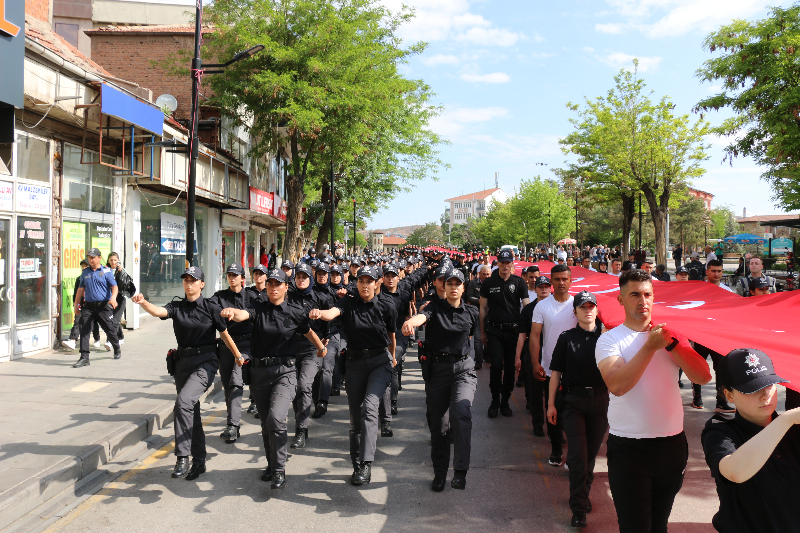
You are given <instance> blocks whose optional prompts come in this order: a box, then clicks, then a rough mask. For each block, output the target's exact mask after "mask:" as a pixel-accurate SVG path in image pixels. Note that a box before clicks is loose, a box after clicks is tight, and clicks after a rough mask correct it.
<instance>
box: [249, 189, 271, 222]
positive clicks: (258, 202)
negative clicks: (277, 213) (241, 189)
mask: <svg viewBox="0 0 800 533" xmlns="http://www.w3.org/2000/svg"><path fill="white" fill-rule="evenodd" d="M273 206H274V201H273V194H272V193H271V192H265V191H262V190H260V189H256V188H255V187H250V210H251V211H255V212H256V213H261V214H264V215H269V216H274V215H273Z"/></svg>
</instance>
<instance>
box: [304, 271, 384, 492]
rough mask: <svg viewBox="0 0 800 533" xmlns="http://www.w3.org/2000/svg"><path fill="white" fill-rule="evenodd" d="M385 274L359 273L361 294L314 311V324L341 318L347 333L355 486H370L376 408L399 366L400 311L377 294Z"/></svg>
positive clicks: (376, 428) (348, 394) (348, 395)
mask: <svg viewBox="0 0 800 533" xmlns="http://www.w3.org/2000/svg"><path fill="white" fill-rule="evenodd" d="M380 277H381V276H380V274H379V273H378V270H377V268H375V267H373V266H365V267H361V268H360V269H359V270H358V276H357V279H358V281H357V289H358V295H357V296H354V295H352V294H348V295H347V296H344V297H343V298H341V299H340V300H339V301H338V302H336V305H335V306H334V307H333V308H332V309H327V310H324V311H323V310H320V309H313V310H312V311H311V312H310V313H309V317H310V318H311V319H312V320H316V319H319V318H321V319H322V320H325V321H331V320H333V319H335V318H336V317H338V316H341V317H342V327H343V328H344V331H345V333H346V334H347V370H346V374H345V379H346V383H347V403H348V405H349V407H350V459H351V460H352V462H353V476H352V477H351V483H352V484H353V485H363V484H365V483H369V482H370V480H371V476H372V461H373V460H374V459H375V448H376V446H377V440H378V404H379V402H380V400H381V398H383V394H384V392H386V388H387V387H388V386H389V385H390V384H391V382H392V368H393V367H394V365H395V364H396V361H395V359H394V349H395V340H394V333H395V327H396V325H395V322H396V320H397V311H396V310H395V307H394V306H393V305H390V304H389V303H388V302H386V301H385V300H384V299H382V298H378V297H377V296H376V295H375V290H376V280H377V279H379V278H380Z"/></svg>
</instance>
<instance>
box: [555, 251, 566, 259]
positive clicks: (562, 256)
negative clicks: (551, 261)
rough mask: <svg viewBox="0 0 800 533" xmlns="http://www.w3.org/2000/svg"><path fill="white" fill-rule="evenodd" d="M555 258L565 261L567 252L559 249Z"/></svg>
mask: <svg viewBox="0 0 800 533" xmlns="http://www.w3.org/2000/svg"><path fill="white" fill-rule="evenodd" d="M556 259H563V260H564V261H566V260H567V252H565V251H564V250H559V251H558V252H557V253H556Z"/></svg>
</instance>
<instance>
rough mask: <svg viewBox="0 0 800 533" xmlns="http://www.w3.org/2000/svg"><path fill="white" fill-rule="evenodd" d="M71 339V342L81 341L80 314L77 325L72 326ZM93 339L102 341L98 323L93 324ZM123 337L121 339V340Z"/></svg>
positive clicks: (76, 319)
mask: <svg viewBox="0 0 800 533" xmlns="http://www.w3.org/2000/svg"><path fill="white" fill-rule="evenodd" d="M69 338H70V340H80V338H81V315H80V313H79V314H78V316H76V317H75V323H74V324H72V329H71V330H69ZM92 338H94V340H95V341H99V340H100V326H99V325H98V324H97V322H92ZM121 338H122V337H120V339H121Z"/></svg>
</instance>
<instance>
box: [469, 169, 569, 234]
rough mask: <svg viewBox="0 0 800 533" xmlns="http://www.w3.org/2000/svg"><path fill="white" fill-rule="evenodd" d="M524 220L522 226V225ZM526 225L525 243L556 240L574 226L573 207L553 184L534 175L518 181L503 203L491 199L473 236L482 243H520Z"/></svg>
mask: <svg viewBox="0 0 800 533" xmlns="http://www.w3.org/2000/svg"><path fill="white" fill-rule="evenodd" d="M523 222H525V225H523ZM526 227H527V238H528V244H529V246H530V244H531V243H536V242H548V240H549V239H550V236H551V235H552V239H553V242H556V241H558V240H560V239H562V238H564V237H565V236H567V235H569V232H570V230H571V229H573V228H574V227H575V209H574V207H573V206H572V205H570V204H568V203H567V201H566V199H565V198H564V196H562V195H561V193H560V192H559V190H558V186H557V185H556V183H554V182H552V181H546V180H543V179H542V178H541V177H539V176H537V177H535V178H533V179H531V180H522V181H521V182H520V184H519V190H518V191H517V193H516V194H515V195H514V196H512V197H511V198H509V199H508V200H507V201H506V202H505V203H502V204H499V203H495V202H492V204H491V206H490V207H489V211H488V212H487V215H486V216H485V217H483V218H482V219H480V220H479V221H477V223H476V224H475V229H474V231H475V235H476V236H477V237H478V238H480V239H481V241H482V242H483V244H484V245H485V246H488V247H490V248H497V247H500V246H502V245H504V244H514V245H517V246H519V245H522V244H523V243H524V241H525V236H526Z"/></svg>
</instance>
